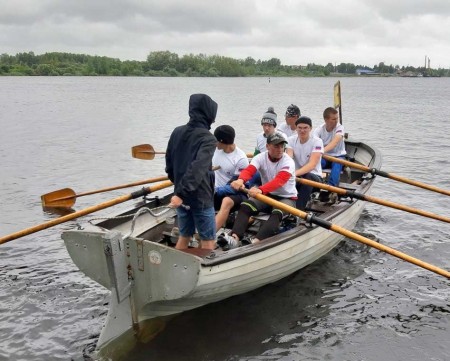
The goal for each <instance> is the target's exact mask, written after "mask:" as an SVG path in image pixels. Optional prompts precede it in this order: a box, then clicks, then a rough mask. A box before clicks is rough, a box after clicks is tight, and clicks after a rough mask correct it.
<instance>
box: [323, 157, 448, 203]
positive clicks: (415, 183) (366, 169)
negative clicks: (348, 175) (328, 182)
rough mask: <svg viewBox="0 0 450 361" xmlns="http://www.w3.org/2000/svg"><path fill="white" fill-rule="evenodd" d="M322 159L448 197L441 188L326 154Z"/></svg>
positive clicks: (446, 192) (446, 191) (445, 191)
mask: <svg viewBox="0 0 450 361" xmlns="http://www.w3.org/2000/svg"><path fill="white" fill-rule="evenodd" d="M322 157H323V158H324V159H326V160H329V161H330V162H335V163H340V164H343V165H346V166H348V167H350V168H355V169H359V170H362V171H364V172H368V173H372V174H376V175H379V176H381V177H385V178H389V179H393V180H396V181H399V182H403V183H406V184H410V185H413V186H416V187H420V188H423V189H428V190H430V191H433V192H437V193H441V194H445V195H447V196H450V191H448V190H445V189H441V188H438V187H435V186H432V185H428V184H425V183H422V182H418V181H415V180H411V179H408V178H405V177H401V176H399V175H396V174H393V173H386V172H383V171H381V170H378V169H376V168H369V167H366V166H365V165H362V164H358V163H353V162H349V161H348V160H345V159H340V158H335V157H332V156H330V155H327V154H324V155H322Z"/></svg>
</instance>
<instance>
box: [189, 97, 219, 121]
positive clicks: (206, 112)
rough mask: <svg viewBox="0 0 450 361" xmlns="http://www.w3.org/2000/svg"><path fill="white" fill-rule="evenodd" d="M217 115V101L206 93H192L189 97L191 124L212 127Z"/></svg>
mask: <svg viewBox="0 0 450 361" xmlns="http://www.w3.org/2000/svg"><path fill="white" fill-rule="evenodd" d="M216 115H217V103H216V102H215V101H214V100H212V99H211V98H210V97H209V96H208V95H206V94H192V95H191V97H190V98H189V123H188V125H189V126H193V127H196V128H198V127H200V128H206V129H208V130H209V129H211V124H212V123H214V120H215V119H216Z"/></svg>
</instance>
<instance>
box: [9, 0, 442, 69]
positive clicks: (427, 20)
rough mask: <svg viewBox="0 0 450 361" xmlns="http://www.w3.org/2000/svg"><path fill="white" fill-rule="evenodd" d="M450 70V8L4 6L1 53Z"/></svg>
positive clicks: (353, 3) (320, 2) (250, 0)
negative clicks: (162, 53) (161, 55)
mask: <svg viewBox="0 0 450 361" xmlns="http://www.w3.org/2000/svg"><path fill="white" fill-rule="evenodd" d="M159 50H169V51H171V52H174V53H177V54H178V55H180V56H182V55H184V54H189V53H193V54H200V53H202V54H206V55H214V54H219V55H224V56H229V57H233V58H238V59H245V58H246V57H248V56H251V57H253V58H254V59H256V60H257V59H261V60H268V59H270V58H278V59H280V60H281V63H282V64H284V65H306V64H308V63H316V64H322V65H326V64H327V63H330V62H331V63H333V64H334V63H336V64H339V63H342V62H344V63H353V64H355V65H358V64H361V65H368V66H373V65H374V64H378V63H379V62H384V63H385V64H387V65H390V64H392V65H397V64H398V65H412V66H415V67H418V66H423V64H424V63H425V56H428V57H429V58H430V60H431V67H432V68H438V67H444V68H450V0H424V1H420V0H359V1H357V0H342V1H340V0H334V1H326V0H311V1H306V0H298V1H294V0H285V1H282V0H279V1H276V0H272V1H270V0H220V1H216V0H204V1H203V0H159V1H156V0H123V1H119V0H109V1H106V0H59V1H58V0H0V53H7V54H10V55H15V54H16V53H18V52H28V51H33V52H34V53H35V54H42V53H45V52H53V51H59V52H71V53H83V54H91V55H101V56H109V57H114V58H120V59H121V60H141V61H142V60H145V59H146V57H147V55H148V54H149V53H150V52H151V51H159Z"/></svg>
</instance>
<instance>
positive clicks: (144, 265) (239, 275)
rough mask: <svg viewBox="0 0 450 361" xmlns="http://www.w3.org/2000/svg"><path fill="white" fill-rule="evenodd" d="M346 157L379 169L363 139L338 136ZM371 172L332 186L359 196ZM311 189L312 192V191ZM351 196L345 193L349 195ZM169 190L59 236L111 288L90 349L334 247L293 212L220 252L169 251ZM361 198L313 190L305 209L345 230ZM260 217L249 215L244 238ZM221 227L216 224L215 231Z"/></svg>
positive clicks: (172, 217) (333, 236)
mask: <svg viewBox="0 0 450 361" xmlns="http://www.w3.org/2000/svg"><path fill="white" fill-rule="evenodd" d="M346 150H347V155H348V158H349V159H350V160H352V161H354V162H356V163H359V164H361V165H364V166H367V167H371V168H376V169H379V168H380V166H381V155H380V153H379V152H378V151H377V150H375V149H374V148H372V147H370V146H369V145H367V144H365V143H362V142H358V141H352V140H346ZM374 179H375V177H374V176H373V174H370V173H367V172H364V171H361V170H357V169H356V170H355V169H352V170H350V169H345V170H344V171H343V172H342V174H341V179H340V185H339V186H340V187H342V188H345V189H348V190H350V191H355V192H357V193H360V194H367V193H368V192H369V190H370V188H371V186H372V184H373V182H374ZM316 194H317V193H316ZM349 194H351V192H350V193H349ZM171 195H172V194H171V193H170V191H169V192H166V193H165V194H161V195H157V196H152V197H151V198H149V197H148V196H147V198H144V199H143V200H142V201H140V202H139V203H138V204H136V205H135V206H134V207H133V208H132V209H130V210H128V211H126V212H123V213H121V214H119V215H117V216H114V217H111V218H108V219H105V220H102V221H101V222H98V223H87V224H85V225H83V226H82V227H81V228H78V229H74V230H68V231H65V232H64V233H63V234H62V238H63V239H64V242H65V245H66V248H67V250H68V252H69V254H70V256H71V258H72V260H73V262H74V263H75V264H76V265H77V267H78V268H79V269H80V270H81V271H82V272H84V273H85V274H86V275H87V276H88V277H90V278H91V279H93V280H94V281H96V282H98V283H99V284H101V285H102V286H104V287H106V288H107V289H109V290H110V291H111V302H110V304H109V311H108V315H107V319H106V322H105V325H104V326H103V329H102V331H101V334H100V337H99V340H98V342H97V349H99V348H102V347H103V346H106V345H107V344H109V343H110V342H112V341H113V340H115V339H116V338H118V337H120V336H121V335H122V334H124V333H126V332H127V331H129V330H130V329H132V330H134V332H135V333H136V334H138V333H139V329H140V327H141V325H142V324H143V322H144V321H146V320H149V319H152V318H155V317H159V316H166V315H172V314H177V313H180V312H183V311H187V310H190V309H193V308H196V307H201V306H203V305H206V304H209V303H212V302H217V301H220V300H223V299H225V298H228V297H231V296H234V295H238V294H241V293H245V292H249V291H251V290H253V289H256V288H258V287H261V286H264V285H266V284H268V283H271V282H275V281H277V280H279V279H281V278H283V277H286V276H288V275H290V274H292V273H293V272H296V271H298V270H300V269H301V268H303V267H305V266H307V265H309V264H311V263H312V262H314V261H316V260H317V259H319V258H320V257H322V256H324V255H325V254H327V253H328V252H330V251H331V250H332V249H333V248H334V247H336V246H337V245H338V244H339V242H340V241H342V239H343V236H342V235H340V234H338V233H334V232H332V231H331V230H328V229H325V228H322V227H318V226H317V225H315V224H312V223H308V222H307V221H303V220H301V219H297V218H296V217H287V218H286V219H285V220H284V221H283V223H282V227H281V228H280V233H278V234H277V235H275V236H272V237H270V238H267V239H265V240H263V241H262V242H260V243H257V244H250V245H245V246H241V247H238V248H235V249H231V250H227V251H224V250H222V249H220V248H218V249H215V250H205V249H200V248H197V247H195V244H194V243H195V242H193V244H192V247H190V248H189V249H187V250H185V251H180V250H176V249H175V248H174V244H175V242H176V239H177V219H176V214H175V211H174V210H173V209H170V208H168V207H167V204H168V203H169V200H170V198H171ZM363 207H364V202H363V201H361V200H359V199H353V198H352V197H351V196H348V195H347V196H341V197H339V198H337V199H336V200H335V201H334V202H333V203H331V202H326V203H324V202H321V201H320V199H319V198H318V197H314V193H313V196H312V198H311V201H310V202H309V204H308V208H307V211H308V212H310V213H311V214H314V215H315V216H317V217H319V218H321V219H323V220H325V221H329V222H333V223H335V224H338V225H340V226H342V227H345V228H347V229H352V228H353V227H354V226H355V224H356V222H357V221H358V219H359V217H360V215H361V213H362V210H363ZM262 222H264V217H263V216H261V217H259V216H258V217H255V219H254V222H253V224H252V225H251V227H249V230H248V232H249V234H248V236H249V237H251V236H252V235H253V234H256V232H257V230H258V228H259V227H260V225H261V224H262ZM222 231H223V230H222Z"/></svg>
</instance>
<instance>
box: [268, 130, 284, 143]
mask: <svg viewBox="0 0 450 361" xmlns="http://www.w3.org/2000/svg"><path fill="white" fill-rule="evenodd" d="M280 143H286V144H287V140H286V137H285V136H284V135H283V134H282V133H280V132H275V133H273V134H271V135H269V136H268V137H267V144H280Z"/></svg>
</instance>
